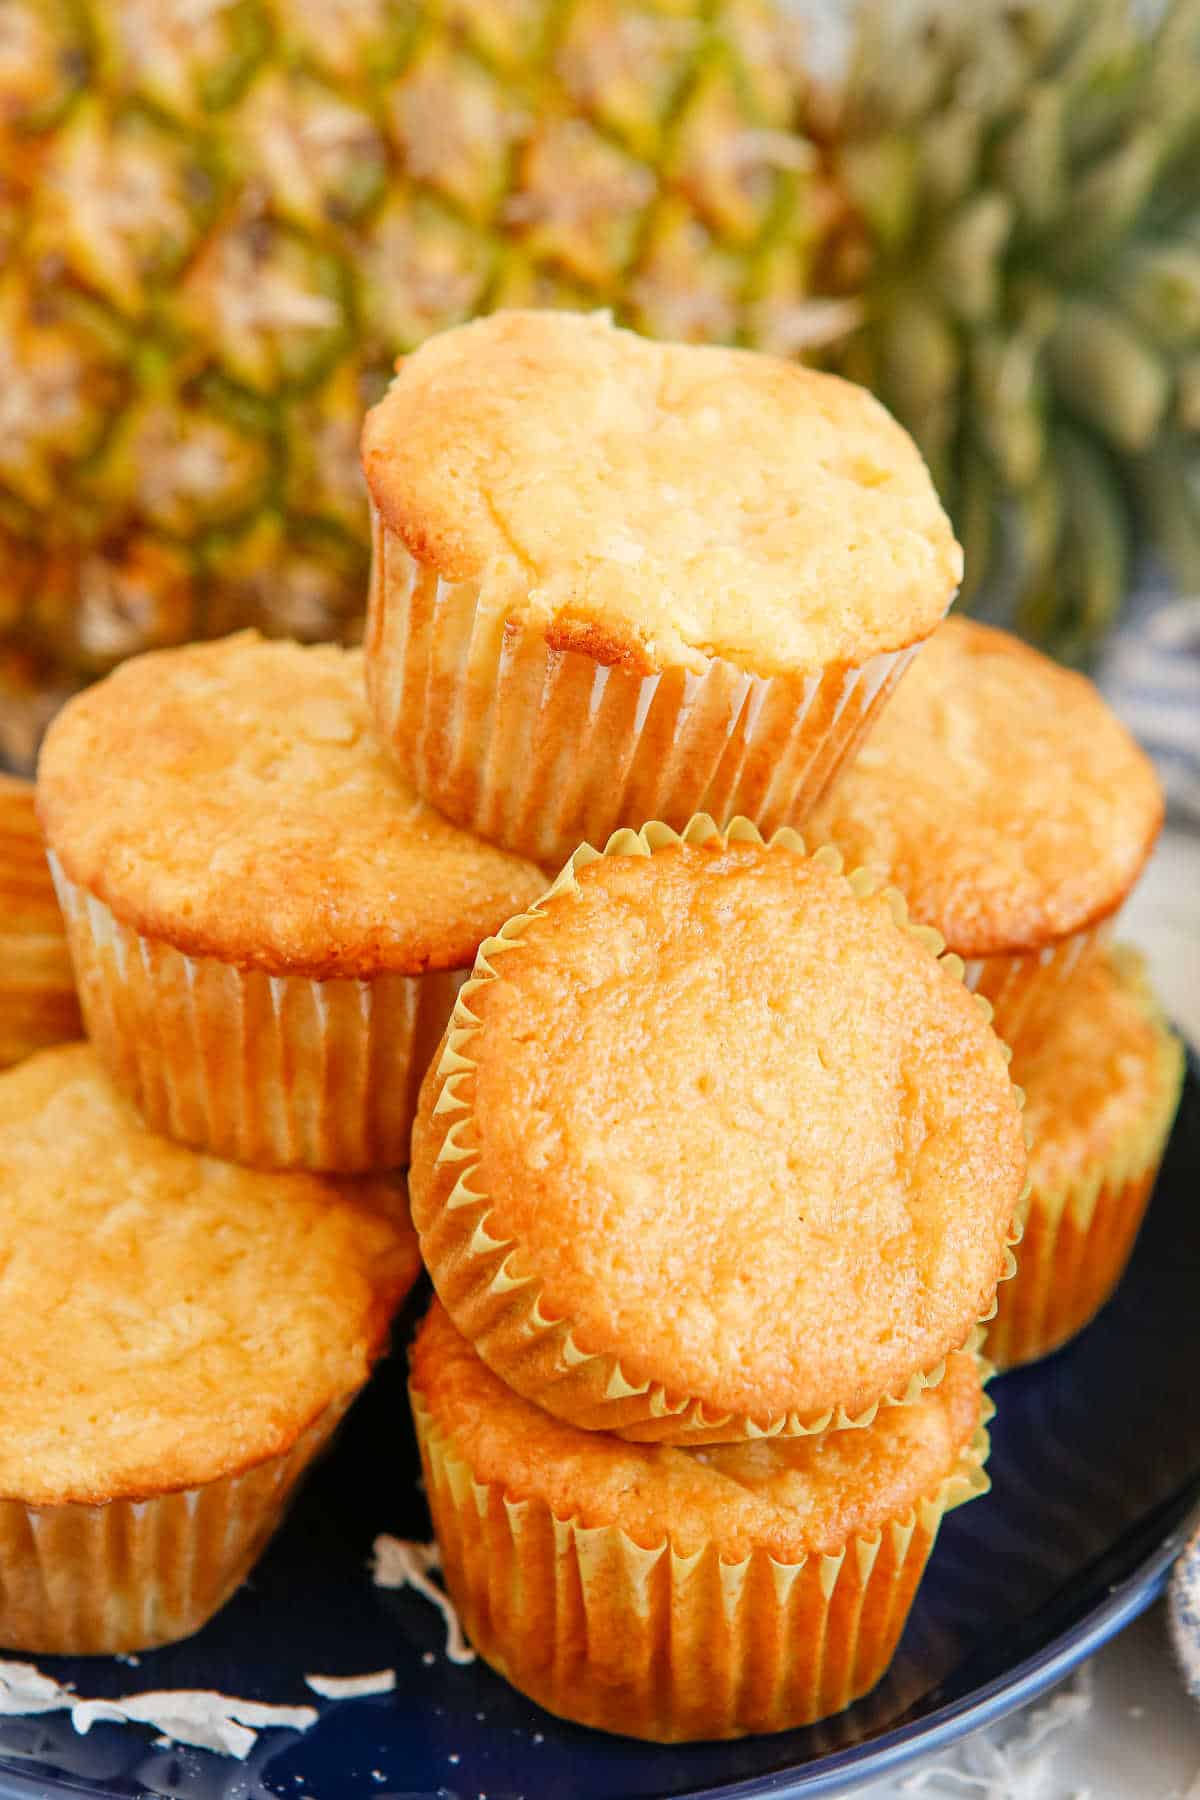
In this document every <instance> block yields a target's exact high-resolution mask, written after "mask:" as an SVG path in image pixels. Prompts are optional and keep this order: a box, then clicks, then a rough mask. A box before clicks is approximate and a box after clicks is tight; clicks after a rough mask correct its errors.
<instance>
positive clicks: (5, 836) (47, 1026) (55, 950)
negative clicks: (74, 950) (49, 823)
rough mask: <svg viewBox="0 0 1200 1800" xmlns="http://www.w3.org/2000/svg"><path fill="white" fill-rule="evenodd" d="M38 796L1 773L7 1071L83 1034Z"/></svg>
mask: <svg viewBox="0 0 1200 1800" xmlns="http://www.w3.org/2000/svg"><path fill="white" fill-rule="evenodd" d="M33 796H34V789H33V783H32V782H31V781H21V780H19V779H18V778H17V777H16V776H13V775H3V774H0V1068H7V1067H8V1065H9V1064H10V1063H15V1062H19V1061H20V1060H21V1058H22V1057H24V1056H31V1055H32V1054H33V1052H34V1051H35V1050H44V1049H47V1048H48V1047H49V1046H50V1045H51V1044H65V1043H69V1042H70V1041H71V1040H72V1039H73V1038H77V1037H82V1035H83V1021H82V1019H81V1018H80V1015H79V1001H78V999H77V998H76V994H75V976H74V973H73V971H72V969H71V955H70V951H69V950H68V949H67V935H66V927H65V926H64V924H63V920H62V914H61V913H60V912H59V909H58V901H57V900H56V898H55V895H54V884H53V881H52V880H51V876H50V866H49V864H48V862H47V860H46V851H45V847H44V845H43V843H42V834H41V830H40V828H39V826H38V822H37V815H36V813H35V811H34V799H33Z"/></svg>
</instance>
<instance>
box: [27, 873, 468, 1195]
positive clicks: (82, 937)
mask: <svg viewBox="0 0 1200 1800" xmlns="http://www.w3.org/2000/svg"><path fill="white" fill-rule="evenodd" d="M51 865H52V867H53V869H54V875H55V881H56V885H57V887H58V893H59V899H60V901H61V903H62V909H63V914H64V916H65V918H66V921H67V933H68V937H69V940H70V945H71V953H72V956H73V958H74V963H75V973H76V977H77V979H78V983H79V995H80V1000H81V1003H82V1006H83V1016H84V1019H85V1021H86V1024H87V1031H88V1036H89V1037H90V1038H91V1039H92V1041H93V1043H94V1044H95V1046H96V1049H97V1052H98V1053H99V1055H100V1057H101V1058H102V1060H103V1061H104V1063H105V1065H106V1067H107V1068H108V1070H109V1072H110V1074H111V1075H112V1076H113V1079H114V1080H115V1081H116V1082H117V1083H118V1084H119V1085H120V1086H121V1087H122V1088H123V1089H124V1090H125V1091H126V1092H127V1093H128V1094H129V1095H130V1096H131V1097H132V1099H133V1100H134V1101H135V1103H136V1104H137V1106H138V1107H139V1108H140V1110H141V1112H142V1115H143V1117H144V1118H145V1120H146V1122H147V1124H148V1125H150V1126H151V1127H152V1128H153V1129H154V1130H155V1131H158V1132H161V1133H162V1134H163V1136H165V1137H171V1138H175V1139H177V1140H178V1141H179V1142H181V1143H185V1144H190V1145H192V1146H193V1147H194V1148H196V1149H199V1150H206V1151H209V1152H211V1153H212V1154H213V1155H216V1156H221V1157H225V1158H226V1159H228V1160H229V1161H232V1162H240V1163H249V1164H251V1165H252V1166H255V1167H259V1168H303V1169H316V1170H325V1171H328V1172H332V1173H340V1174H355V1173H364V1172H366V1171H368V1170H372V1169H376V1170H382V1169H393V1168H399V1167H402V1166H404V1165H405V1164H406V1163H407V1162H408V1143H409V1135H410V1132H411V1129H412V1120H413V1114H414V1112H415V1110H416V1102H417V1095H418V1093H419V1091H420V1085H421V1079H422V1077H423V1075H424V1073H425V1070H426V1068H427V1066H428V1064H429V1061H430V1058H431V1057H432V1055H433V1053H434V1050H435V1049H436V1047H437V1044H438V1041H439V1039H440V1037H441V1034H442V1031H443V1029H444V1027H445V1025H446V1021H447V1019H448V1018H449V1017H450V1013H451V1009H452V1008H453V1005H454V1001H455V997H456V995H457V993H458V990H459V988H460V987H461V985H462V982H463V980H464V979H465V975H466V971H465V970H460V969H459V970H455V969H452V970H442V971H433V972H431V973H430V974H427V975H394V974H384V975H378V976H376V977H375V978H374V979H373V980H371V981H358V980H352V979H334V980H330V981H311V980H308V979H307V978H305V977H303V976H296V975H289V976H278V975H268V974H266V973H264V972H263V971H261V970H257V969H251V970H246V969H239V968H237V967H236V966H234V965H233V964H231V963H224V962H220V961H218V960H217V959H216V958H215V957H195V956H185V955H184V954H183V953H182V952H181V951H179V950H176V949H174V948H173V947H172V946H171V945H169V944H166V943H162V942H160V941H157V940H155V939H153V938H148V937H141V936H139V935H138V934H137V933H136V932H134V931H132V930H130V929H129V927H127V926H125V925H123V924H122V923H121V922H120V920H118V919H117V918H116V917H115V915H114V914H113V913H112V912H111V911H110V909H109V908H108V907H107V906H105V905H104V904H103V903H102V902H101V901H100V900H98V899H97V898H96V897H95V895H93V894H91V893H89V892H87V891H86V890H85V889H84V888H82V887H80V886H78V885H77V884H75V883H74V882H72V881H70V880H69V879H68V878H67V877H66V876H65V875H64V874H63V872H62V869H61V866H60V865H59V863H58V861H57V858H54V857H52V858H51Z"/></svg>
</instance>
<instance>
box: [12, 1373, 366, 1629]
mask: <svg viewBox="0 0 1200 1800" xmlns="http://www.w3.org/2000/svg"><path fill="white" fill-rule="evenodd" d="M352 1398H353V1395H350V1396H346V1397H345V1398H342V1399H339V1400H338V1401H336V1402H334V1403H332V1404H331V1405H329V1406H327V1407H326V1408H325V1409H324V1411H323V1412H321V1413H320V1414H319V1415H318V1417H317V1418H316V1419H315V1420H314V1421H313V1423H312V1424H311V1425H309V1427H308V1428H307V1430H306V1431H304V1432H303V1433H302V1434H301V1436H300V1437H299V1438H297V1440H296V1442H295V1443H294V1444H293V1445H292V1447H291V1448H290V1449H289V1450H287V1451H286V1452H284V1453H283V1454H282V1455H279V1456H274V1457H271V1458H270V1459H269V1460H267V1461H265V1462H261V1463H258V1464H256V1465H255V1466H254V1467H253V1468H249V1469H246V1470H244V1471H242V1472H240V1473H237V1474H231V1475H227V1476H224V1477H222V1478H220V1479H218V1480H216V1481H209V1482H205V1483H204V1484H203V1485H202V1486H200V1487H194V1488H187V1489H184V1490H182V1491H180V1492H177V1493H169V1494H157V1495H149V1496H147V1497H146V1498H144V1499H120V1500H112V1501H110V1502H109V1503H108V1504H107V1505H99V1506H85V1505H76V1504H64V1505H61V1506H26V1505H24V1504H23V1503H22V1502H21V1501H19V1500H14V1499H3V1498H0V1648H2V1649H5V1650H22V1651H26V1652H29V1653H30V1654H33V1655H39V1656H115V1655H118V1654H121V1653H124V1652H128V1651H135V1650H149V1649H153V1648H154V1647H155V1646H156V1645H159V1644H170V1643H174V1642H175V1641H176V1640H177V1639H179V1638H184V1637H188V1636H190V1635H191V1633H192V1632H194V1631H199V1629H200V1627H201V1626H202V1625H204V1624H205V1623H206V1622H207V1621H208V1620H209V1619H210V1618H211V1617H212V1615H213V1614H214V1613H215V1612H216V1611H217V1610H218V1608H219V1607H221V1606H223V1605H224V1603H225V1601H226V1600H228V1599H229V1597H230V1595H231V1594H233V1592H234V1591H235V1589H237V1588H238V1587H240V1585H241V1583H242V1582H243V1581H244V1580H245V1578H246V1576H247V1575H248V1574H249V1573H250V1570H251V1569H252V1568H253V1566H254V1564H255V1563H256V1562H257V1561H258V1558H259V1557H260V1555H261V1554H262V1552H263V1550H264V1549H265V1548H266V1545H267V1543H268V1541H269V1539H270V1538H271V1537H272V1535H273V1534H274V1532H275V1530H276V1528H277V1527H278V1525H279V1523H280V1521H281V1520H282V1518H283V1515H284V1512H285V1511H286V1508H287V1505H288V1502H289V1500H290V1499H291V1497H292V1494H293V1492H294V1491H295V1488H296V1485H297V1483H298V1482H299V1480H300V1478H301V1476H302V1475H303V1474H304V1472H305V1470H306V1469H307V1468H308V1467H309V1465H310V1464H311V1463H312V1462H313V1460H314V1458H315V1457H316V1456H317V1455H318V1454H319V1453H320V1452H321V1451H322V1450H323V1449H324V1447H325V1445H326V1444H327V1443H328V1442H329V1440H330V1439H331V1437H332V1436H333V1433H334V1431H335V1430H336V1428H337V1426H338V1424H339V1422H340V1420H341V1418H342V1415H343V1413H344V1412H345V1411H346V1408H347V1406H348V1405H349V1403H350V1400H351V1399H352Z"/></svg>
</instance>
